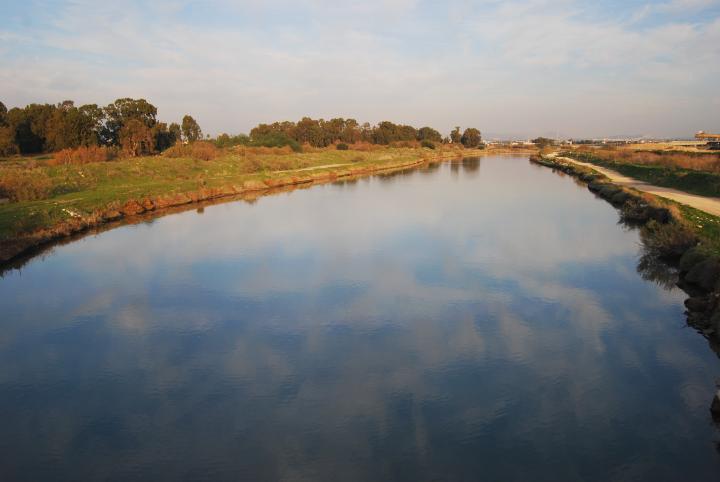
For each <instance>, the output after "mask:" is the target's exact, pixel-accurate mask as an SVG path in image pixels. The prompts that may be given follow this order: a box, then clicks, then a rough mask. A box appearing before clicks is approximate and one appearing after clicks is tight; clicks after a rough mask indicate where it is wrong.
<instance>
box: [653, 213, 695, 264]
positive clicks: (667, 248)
mask: <svg viewBox="0 0 720 482" xmlns="http://www.w3.org/2000/svg"><path fill="white" fill-rule="evenodd" d="M640 238H641V239H642V242H643V244H644V245H645V247H646V248H647V249H648V251H649V252H651V253H653V254H655V255H657V256H659V257H661V258H667V259H678V258H680V256H682V255H683V254H684V253H685V252H686V251H687V250H688V249H690V248H692V247H694V246H695V245H697V242H698V239H697V236H696V235H695V233H693V232H692V231H691V230H690V228H689V227H687V226H686V225H685V224H683V223H681V222H678V221H671V222H669V223H666V224H662V223H659V222H657V221H655V220H650V221H649V222H648V223H647V224H646V225H645V226H644V227H643V228H642V230H641V231H640Z"/></svg>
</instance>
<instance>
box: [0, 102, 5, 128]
mask: <svg viewBox="0 0 720 482" xmlns="http://www.w3.org/2000/svg"><path fill="white" fill-rule="evenodd" d="M6 125H7V107H5V104H3V103H2V102H0V127H4V126H6Z"/></svg>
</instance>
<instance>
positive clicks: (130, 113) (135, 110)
mask: <svg viewBox="0 0 720 482" xmlns="http://www.w3.org/2000/svg"><path fill="white" fill-rule="evenodd" d="M104 113H105V117H106V120H105V126H104V128H103V130H102V138H103V142H104V143H106V144H109V145H118V144H119V143H120V131H121V130H122V128H123V126H125V124H126V123H127V122H128V121H130V120H131V119H136V120H138V121H140V122H142V123H143V124H144V125H145V126H146V127H148V129H149V128H152V127H153V126H154V125H155V123H156V122H157V120H156V116H157V108H156V107H155V106H154V105H152V104H150V103H149V102H148V101H146V100H145V99H131V98H129V97H125V98H122V99H117V100H116V101H115V102H113V103H112V104H109V105H108V106H107V107H105V109H104Z"/></svg>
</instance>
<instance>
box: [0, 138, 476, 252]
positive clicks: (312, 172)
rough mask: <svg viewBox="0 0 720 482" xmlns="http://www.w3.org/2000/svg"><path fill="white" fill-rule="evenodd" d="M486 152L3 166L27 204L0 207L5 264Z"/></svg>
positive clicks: (255, 155) (261, 153)
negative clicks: (312, 186) (102, 233)
mask: <svg viewBox="0 0 720 482" xmlns="http://www.w3.org/2000/svg"><path fill="white" fill-rule="evenodd" d="M483 152H484V151H479V150H472V149H459V148H449V147H446V148H442V149H437V150H429V149H414V148H378V149H372V150H368V151H355V150H347V151H340V150H336V149H318V150H315V151H313V152H306V153H290V152H284V151H282V150H278V149H255V150H252V149H250V150H248V149H227V150H224V151H222V153H221V154H220V155H219V156H217V157H215V158H214V159H212V160H199V159H194V158H189V157H180V158H170V157H166V156H152V157H141V158H130V159H119V160H113V161H107V162H94V163H87V164H64V165H53V164H54V163H53V162H52V158H51V156H46V157H36V158H24V159H12V160H5V161H2V162H0V181H2V182H3V183H4V184H5V185H6V186H9V187H6V191H10V190H11V189H16V190H17V192H15V191H13V192H15V195H16V196H17V197H18V198H20V199H21V200H19V201H16V202H8V201H7V200H5V201H4V202H3V204H0V261H2V260H5V261H6V260H8V259H10V258H12V257H13V256H16V255H18V254H20V253H21V252H23V251H25V250H27V249H28V248H30V247H32V246H33V245H37V244H41V243H43V242H46V241H48V240H51V239H56V238H59V237H63V236H66V235H69V234H72V233H75V232H78V231H81V230H83V229H86V228H88V227H92V226H97V225H99V224H102V223H104V222H108V221H113V220H117V219H119V218H122V217H126V216H132V215H136V214H141V213H143V212H146V211H154V210H160V209H163V208H167V207H171V206H177V205H182V204H189V203H192V202H197V201H202V200H207V199H213V198H218V197H223V196H232V195H237V194H242V193H243V192H247V191H260V190H264V189H268V188H272V187H277V186H283V185H291V184H301V183H309V182H327V181H331V180H333V179H336V178H341V177H345V176H349V175H359V174H365V173H370V172H374V171H377V170H383V169H391V168H396V167H402V166H409V165H413V164H416V163H421V162H424V161H430V160H433V159H443V158H453V157H458V156H472V155H479V154H482V153H483ZM6 195H7V194H6Z"/></svg>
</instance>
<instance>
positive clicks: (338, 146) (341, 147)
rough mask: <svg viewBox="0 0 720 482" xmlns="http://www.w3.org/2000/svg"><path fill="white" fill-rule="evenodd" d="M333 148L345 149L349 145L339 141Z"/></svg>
mask: <svg viewBox="0 0 720 482" xmlns="http://www.w3.org/2000/svg"><path fill="white" fill-rule="evenodd" d="M335 149H337V150H338V151H347V150H348V149H350V147H349V146H348V145H347V144H345V143H344V142H341V143H340V144H338V145H336V146H335Z"/></svg>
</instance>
